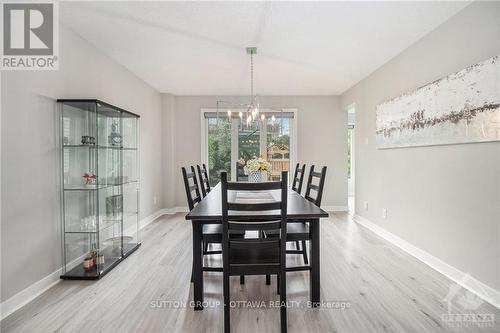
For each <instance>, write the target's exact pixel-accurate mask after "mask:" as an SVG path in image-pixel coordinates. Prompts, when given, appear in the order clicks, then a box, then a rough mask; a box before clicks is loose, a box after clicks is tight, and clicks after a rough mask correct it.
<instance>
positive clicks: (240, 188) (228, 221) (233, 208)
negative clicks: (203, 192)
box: [221, 171, 288, 269]
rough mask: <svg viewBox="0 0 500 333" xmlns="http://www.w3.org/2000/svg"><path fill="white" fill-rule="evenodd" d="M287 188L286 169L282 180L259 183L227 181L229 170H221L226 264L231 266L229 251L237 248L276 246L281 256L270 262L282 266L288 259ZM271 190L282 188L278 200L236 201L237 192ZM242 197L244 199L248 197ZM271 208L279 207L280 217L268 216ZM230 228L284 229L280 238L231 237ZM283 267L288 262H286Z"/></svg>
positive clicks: (249, 249) (256, 249)
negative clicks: (243, 216)
mask: <svg viewBox="0 0 500 333" xmlns="http://www.w3.org/2000/svg"><path fill="white" fill-rule="evenodd" d="M287 188H288V173H287V172H286V171H283V172H282V174H281V181H276V182H258V183H251V182H245V183H243V182H228V181H227V173H226V172H223V173H222V174H221V197H222V256H223V261H224V266H228V267H229V265H231V264H232V263H231V262H229V256H230V253H231V251H238V250H240V251H241V250H248V251H252V252H254V253H258V252H259V251H260V250H266V249H267V250H269V249H273V250H275V251H277V252H279V258H280V260H279V262H275V263H267V264H275V265H278V267H279V265H280V263H284V262H285V254H286V221H287V217H286V214H287V197H288V195H287ZM270 190H280V191H281V193H280V199H279V201H278V200H277V199H275V198H274V197H273V198H272V200H270V201H267V200H265V201H264V200H262V201H261V202H255V201H254V199H251V200H249V202H237V198H238V194H241V193H251V192H254V193H255V192H260V193H262V192H263V191H270ZM229 191H232V193H231V194H230V192H229ZM241 201H245V197H244V198H243V199H241ZM271 211H279V212H280V214H279V216H280V218H278V219H276V218H274V219H271V217H268V216H266V213H268V214H269V213H270V212H271ZM229 212H231V215H229ZM256 212H262V214H258V215H255V213H256ZM242 215H246V216H248V215H255V217H252V218H251V219H248V217H247V218H240V217H238V216H242ZM275 215H276V214H275ZM230 230H259V231H261V230H280V231H281V232H280V233H279V234H280V237H279V238H269V239H267V238H264V239H263V238H258V239H244V238H243V239H233V238H230V237H229V232H230ZM275 253H276V252H275ZM226 260H227V262H226ZM265 264H266V263H265V262H263V263H261V265H265ZM257 265H258V264H257ZM278 267H277V269H278ZM283 267H285V266H284V265H283Z"/></svg>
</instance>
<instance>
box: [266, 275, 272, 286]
mask: <svg viewBox="0 0 500 333" xmlns="http://www.w3.org/2000/svg"><path fill="white" fill-rule="evenodd" d="M266 284H267V285H268V286H269V285H270V284H271V275H269V274H267V275H266Z"/></svg>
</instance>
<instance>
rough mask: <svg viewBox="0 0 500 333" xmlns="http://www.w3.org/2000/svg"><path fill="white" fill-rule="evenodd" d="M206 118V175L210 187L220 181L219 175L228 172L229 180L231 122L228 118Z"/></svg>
mask: <svg viewBox="0 0 500 333" xmlns="http://www.w3.org/2000/svg"><path fill="white" fill-rule="evenodd" d="M218 121H219V122H218V123H217V118H208V119H207V123H208V132H207V133H208V140H207V144H208V147H207V149H208V163H207V165H208V174H209V175H210V185H212V186H214V185H215V184H217V183H218V182H219V181H220V173H221V172H222V171H226V172H228V177H229V179H231V122H230V121H229V119H228V118H219V120H218Z"/></svg>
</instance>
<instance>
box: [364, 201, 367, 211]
mask: <svg viewBox="0 0 500 333" xmlns="http://www.w3.org/2000/svg"><path fill="white" fill-rule="evenodd" d="M364 207H365V210H368V201H365V202H364Z"/></svg>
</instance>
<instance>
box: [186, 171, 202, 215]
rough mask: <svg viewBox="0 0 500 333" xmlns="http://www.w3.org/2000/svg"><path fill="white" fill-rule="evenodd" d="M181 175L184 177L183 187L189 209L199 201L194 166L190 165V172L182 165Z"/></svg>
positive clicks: (199, 196)
mask: <svg viewBox="0 0 500 333" xmlns="http://www.w3.org/2000/svg"><path fill="white" fill-rule="evenodd" d="M182 177H183V178H184V187H185V189H186V196H187V201H188V206H189V210H190V211H191V210H193V208H194V207H195V206H196V205H197V204H198V203H199V202H200V201H201V195H200V189H199V187H198V181H197V179H196V173H195V171H194V167H193V166H191V172H187V171H186V168H184V167H182Z"/></svg>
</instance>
